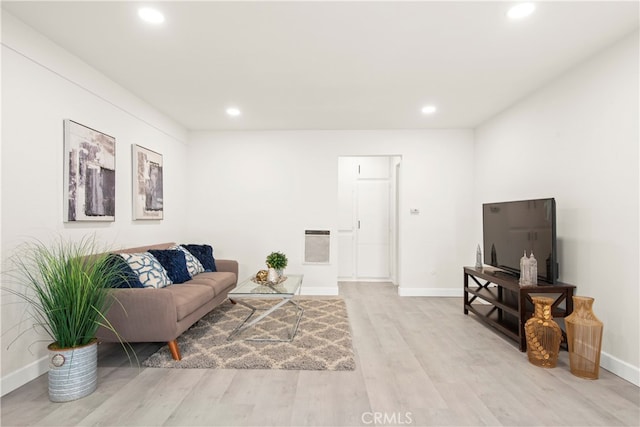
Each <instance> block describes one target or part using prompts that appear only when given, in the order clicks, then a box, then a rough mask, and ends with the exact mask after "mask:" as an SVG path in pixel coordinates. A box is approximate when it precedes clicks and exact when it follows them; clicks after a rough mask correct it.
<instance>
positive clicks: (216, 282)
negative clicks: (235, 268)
mask: <svg viewBox="0 0 640 427" xmlns="http://www.w3.org/2000/svg"><path fill="white" fill-rule="evenodd" d="M187 283H190V284H198V285H205V286H208V287H210V288H211V289H213V291H214V292H215V295H216V296H218V295H220V294H222V293H223V292H224V291H225V290H228V289H229V288H233V287H234V286H235V284H236V275H235V274H233V273H229V272H225V271H218V272H208V273H200V274H198V275H197V276H195V277H194V278H193V279H191V280H190V281H188V282H187Z"/></svg>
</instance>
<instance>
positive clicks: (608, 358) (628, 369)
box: [600, 352, 640, 387]
mask: <svg viewBox="0 0 640 427" xmlns="http://www.w3.org/2000/svg"><path fill="white" fill-rule="evenodd" d="M600 367H601V368H603V369H606V370H607V371H609V372H611V373H612V374H615V375H617V376H619V377H620V378H622V379H624V380H627V381H629V382H630V383H631V384H634V385H636V386H638V387H640V368H638V367H637V366H633V365H631V364H629V363H627V362H625V361H623V360H620V359H618V358H617V357H614V356H612V355H610V354H608V353H605V352H601V353H600Z"/></svg>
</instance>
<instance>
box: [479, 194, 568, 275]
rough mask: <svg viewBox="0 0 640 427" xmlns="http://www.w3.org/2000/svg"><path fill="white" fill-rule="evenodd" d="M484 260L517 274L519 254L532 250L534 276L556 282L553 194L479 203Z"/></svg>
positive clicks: (528, 252)
mask: <svg viewBox="0 0 640 427" xmlns="http://www.w3.org/2000/svg"><path fill="white" fill-rule="evenodd" d="M482 224H483V225H482V231H483V246H484V263H485V264H488V265H491V266H494V267H498V268H500V269H502V270H504V271H506V272H508V273H511V274H513V275H516V276H519V274H520V258H521V257H522V255H523V254H524V252H525V251H526V252H527V256H529V254H530V253H531V252H532V251H533V254H534V256H535V257H536V260H537V261H538V280H539V281H542V282H546V283H556V281H557V279H558V251H557V245H556V201H555V199H553V198H549V199H535V200H518V201H512V202H500V203H485V204H483V205H482Z"/></svg>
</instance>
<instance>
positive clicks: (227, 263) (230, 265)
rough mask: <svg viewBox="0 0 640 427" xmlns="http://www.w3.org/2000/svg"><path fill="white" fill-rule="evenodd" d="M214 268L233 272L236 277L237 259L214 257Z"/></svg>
mask: <svg viewBox="0 0 640 427" xmlns="http://www.w3.org/2000/svg"><path fill="white" fill-rule="evenodd" d="M216 270H218V271H226V272H229V273H234V274H235V275H236V280H237V279H238V261H236V260H234V259H216Z"/></svg>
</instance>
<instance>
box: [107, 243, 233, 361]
mask: <svg viewBox="0 0 640 427" xmlns="http://www.w3.org/2000/svg"><path fill="white" fill-rule="evenodd" d="M173 245H175V243H162V244H157V245H150V246H142V247H136V248H128V249H123V250H120V251H116V253H138V252H146V251H147V250H149V249H160V250H163V249H168V248H170V247H171V246H173ZM215 265H216V269H217V271H216V272H205V273H200V274H197V275H195V276H194V277H193V278H192V279H191V280H189V281H187V282H184V283H180V284H174V285H170V286H167V287H164V288H160V289H146V288H118V289H113V290H112V292H113V296H114V297H115V298H116V299H117V301H116V302H115V303H113V304H112V305H111V307H110V308H109V311H108V312H107V313H106V318H107V320H108V321H109V323H110V324H111V325H112V326H113V328H114V329H115V330H116V331H117V332H118V334H119V336H120V339H121V340H122V341H124V342H166V343H168V346H169V350H170V351H171V356H172V357H173V358H174V359H175V360H180V358H181V355H180V349H179V348H178V344H177V341H176V340H177V338H178V337H179V336H180V334H182V333H183V332H184V331H186V330H187V329H188V328H189V327H190V326H191V325H193V324H194V323H196V322H197V321H198V320H200V319H201V318H202V317H203V316H204V315H205V314H207V313H209V312H210V311H211V310H212V309H214V308H215V307H216V306H218V305H219V304H221V303H222V302H223V301H224V300H225V299H226V298H227V293H228V292H229V291H231V290H232V289H233V288H234V287H235V286H236V283H237V280H238V262H237V261H234V260H223V259H216V260H215ZM97 338H98V340H99V341H101V342H119V341H120V339H119V338H118V336H116V335H115V334H114V333H113V332H112V331H110V330H108V329H107V328H104V327H100V328H99V330H98V333H97Z"/></svg>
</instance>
